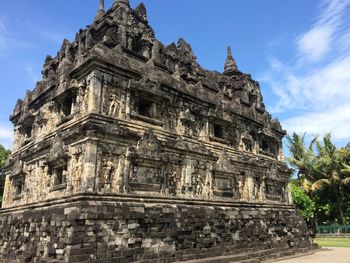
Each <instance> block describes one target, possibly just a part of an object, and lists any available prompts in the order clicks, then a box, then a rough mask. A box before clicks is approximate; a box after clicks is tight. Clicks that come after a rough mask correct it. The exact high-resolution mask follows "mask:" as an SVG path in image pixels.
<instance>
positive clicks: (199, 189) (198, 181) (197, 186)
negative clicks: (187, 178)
mask: <svg viewBox="0 0 350 263" xmlns="http://www.w3.org/2000/svg"><path fill="white" fill-rule="evenodd" d="M192 178H193V180H194V183H193V186H194V191H193V194H194V195H195V196H198V195H201V194H202V193H203V185H204V182H203V179H202V177H201V176H200V174H195V173H193V174H192Z"/></svg>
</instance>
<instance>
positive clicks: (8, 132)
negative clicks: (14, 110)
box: [0, 124, 13, 149]
mask: <svg viewBox="0 0 350 263" xmlns="http://www.w3.org/2000/svg"><path fill="white" fill-rule="evenodd" d="M12 141H13V130H12V128H10V127H8V126H6V125H2V124H0V144H2V145H3V146H4V147H5V148H7V149H11V147H12Z"/></svg>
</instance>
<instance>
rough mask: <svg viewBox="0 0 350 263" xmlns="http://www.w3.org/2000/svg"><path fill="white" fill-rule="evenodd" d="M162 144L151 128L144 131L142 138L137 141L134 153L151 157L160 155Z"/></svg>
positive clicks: (157, 157)
mask: <svg viewBox="0 0 350 263" xmlns="http://www.w3.org/2000/svg"><path fill="white" fill-rule="evenodd" d="M161 151H162V144H161V142H160V141H159V140H158V138H157V137H156V136H155V134H154V132H153V129H149V130H148V131H146V132H145V133H144V134H143V136H142V138H141V139H140V140H139V141H138V142H137V146H136V154H137V155H139V156H142V157H147V158H151V159H159V158H160V157H161Z"/></svg>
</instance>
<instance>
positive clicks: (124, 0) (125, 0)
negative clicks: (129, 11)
mask: <svg viewBox="0 0 350 263" xmlns="http://www.w3.org/2000/svg"><path fill="white" fill-rule="evenodd" d="M115 5H121V6H126V7H130V3H129V0H114V3H113V6H115Z"/></svg>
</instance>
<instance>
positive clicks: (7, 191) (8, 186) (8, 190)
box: [2, 174, 12, 208]
mask: <svg viewBox="0 0 350 263" xmlns="http://www.w3.org/2000/svg"><path fill="white" fill-rule="evenodd" d="M11 188H12V185H11V181H10V174H6V177H5V185H4V194H3V195H4V196H3V199H2V208H6V207H7V206H8V205H9V204H10V202H11V201H10V199H11Z"/></svg>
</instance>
